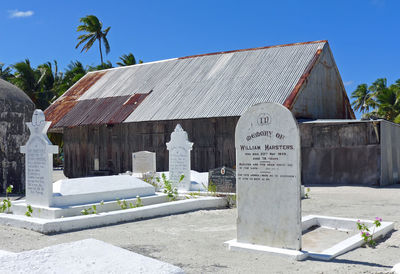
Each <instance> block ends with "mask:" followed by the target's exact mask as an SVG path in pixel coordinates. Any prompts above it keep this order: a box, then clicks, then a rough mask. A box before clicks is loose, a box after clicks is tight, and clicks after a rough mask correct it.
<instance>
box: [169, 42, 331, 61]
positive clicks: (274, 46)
mask: <svg viewBox="0 0 400 274" xmlns="http://www.w3.org/2000/svg"><path fill="white" fill-rule="evenodd" d="M317 43H328V40H317V41H308V42H299V43H290V44H281V45H273V46H265V47H256V48H247V49H237V50H229V51H219V52H212V53H204V54H197V55H189V56H184V57H178V58H176V59H188V58H195V57H201V56H208V55H217V54H226V53H233V52H242V51H250V50H260V49H268V48H280V47H290V46H297V45H308V44H317Z"/></svg>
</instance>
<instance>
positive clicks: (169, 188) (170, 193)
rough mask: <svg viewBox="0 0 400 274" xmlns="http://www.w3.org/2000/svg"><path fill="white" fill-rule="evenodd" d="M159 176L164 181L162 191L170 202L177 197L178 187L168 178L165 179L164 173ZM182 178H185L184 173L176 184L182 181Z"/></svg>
mask: <svg viewBox="0 0 400 274" xmlns="http://www.w3.org/2000/svg"><path fill="white" fill-rule="evenodd" d="M161 177H162V180H163V183H164V193H166V194H167V198H168V200H169V201H170V202H171V201H175V200H176V199H177V198H178V189H177V188H176V187H174V186H173V183H172V182H171V181H170V180H167V176H165V174H164V173H163V174H161ZM183 178H185V175H181V177H180V178H179V182H178V184H179V183H180V182H182V180H183Z"/></svg>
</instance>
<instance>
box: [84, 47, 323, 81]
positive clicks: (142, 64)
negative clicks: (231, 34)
mask: <svg viewBox="0 0 400 274" xmlns="http://www.w3.org/2000/svg"><path fill="white" fill-rule="evenodd" d="M317 43H328V40H316V41H308V42H299V43H290V44H281V45H273V46H265V47H256V48H246V49H237V50H228V51H217V52H211V53H203V54H196V55H188V56H183V57H175V58H168V59H162V60H157V61H151V62H146V63H141V64H135V65H130V66H121V67H115V68H109V69H102V70H94V71H89V72H88V73H87V74H89V73H96V72H99V71H110V70H115V69H123V68H128V67H133V66H144V65H150V64H155V63H161V62H167V61H173V60H182V59H189V58H196V57H202V56H210V55H218V54H226V53H233V52H243V51H250V50H261V49H268V48H280V47H290V46H297V45H308V44H317Z"/></svg>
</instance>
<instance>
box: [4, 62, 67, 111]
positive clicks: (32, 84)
mask: <svg viewBox="0 0 400 274" xmlns="http://www.w3.org/2000/svg"><path fill="white" fill-rule="evenodd" d="M56 64H57V62H55V65H56ZM56 67H57V65H56ZM13 68H14V69H15V77H14V78H13V79H12V80H11V81H12V83H13V84H15V85H16V86H17V87H19V88H20V89H22V90H23V91H24V92H25V93H26V94H27V95H28V96H29V97H30V98H31V100H32V101H33V102H34V103H35V105H36V108H39V109H42V110H45V109H46V108H47V107H48V106H49V105H50V103H51V101H52V100H54V99H55V98H56V88H57V84H58V83H59V81H60V80H59V78H60V77H61V78H62V75H61V74H59V73H58V72H56V73H55V74H53V70H52V65H51V63H50V62H48V63H45V64H42V65H39V66H38V67H37V68H36V69H35V68H32V67H31V63H30V61H29V59H26V60H25V62H19V63H16V64H15V65H14V66H13ZM56 71H57V69H56Z"/></svg>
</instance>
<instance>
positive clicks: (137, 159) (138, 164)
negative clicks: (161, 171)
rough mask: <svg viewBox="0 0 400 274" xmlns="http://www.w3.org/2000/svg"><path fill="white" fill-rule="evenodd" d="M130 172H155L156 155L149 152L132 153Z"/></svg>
mask: <svg viewBox="0 0 400 274" xmlns="http://www.w3.org/2000/svg"><path fill="white" fill-rule="evenodd" d="M132 172H133V173H146V172H152V173H155V172H156V153H155V152H150V151H139V152H134V153H132Z"/></svg>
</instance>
